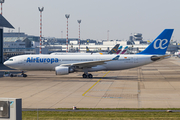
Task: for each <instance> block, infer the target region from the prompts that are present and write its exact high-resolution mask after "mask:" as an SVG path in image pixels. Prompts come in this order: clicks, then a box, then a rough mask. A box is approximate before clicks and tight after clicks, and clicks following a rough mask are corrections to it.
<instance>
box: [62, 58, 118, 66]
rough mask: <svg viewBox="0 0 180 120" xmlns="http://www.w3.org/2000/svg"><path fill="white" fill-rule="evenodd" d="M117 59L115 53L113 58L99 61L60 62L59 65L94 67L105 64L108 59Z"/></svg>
mask: <svg viewBox="0 0 180 120" xmlns="http://www.w3.org/2000/svg"><path fill="white" fill-rule="evenodd" d="M118 59H119V55H117V56H116V57H114V58H113V59H110V60H100V61H90V62H81V63H72V64H61V65H60V66H66V67H70V66H71V67H75V68H79V69H82V68H91V67H95V66H97V65H103V64H106V63H105V62H108V61H112V60H118Z"/></svg>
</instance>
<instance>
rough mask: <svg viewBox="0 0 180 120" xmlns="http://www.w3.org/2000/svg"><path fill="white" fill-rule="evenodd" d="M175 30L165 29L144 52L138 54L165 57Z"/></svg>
mask: <svg viewBox="0 0 180 120" xmlns="http://www.w3.org/2000/svg"><path fill="white" fill-rule="evenodd" d="M173 31H174V29H165V30H164V31H163V32H162V33H161V34H160V35H159V36H158V37H157V38H156V39H155V40H154V41H153V42H152V43H151V44H150V45H149V46H148V47H147V48H146V49H145V50H144V51H142V52H140V53H138V54H147V55H148V54H159V55H164V54H165V53H166V50H167V48H168V45H169V42H170V39H171V36H172V33H173Z"/></svg>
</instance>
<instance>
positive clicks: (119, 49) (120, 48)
mask: <svg viewBox="0 0 180 120" xmlns="http://www.w3.org/2000/svg"><path fill="white" fill-rule="evenodd" d="M121 50H122V46H120V47H119V48H118V51H117V52H116V54H119V53H120V52H121Z"/></svg>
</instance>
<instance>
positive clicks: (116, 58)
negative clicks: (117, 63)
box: [112, 55, 120, 60]
mask: <svg viewBox="0 0 180 120" xmlns="http://www.w3.org/2000/svg"><path fill="white" fill-rule="evenodd" d="M119 57H120V56H119V55H117V56H116V57H114V58H113V59H112V60H118V59H119Z"/></svg>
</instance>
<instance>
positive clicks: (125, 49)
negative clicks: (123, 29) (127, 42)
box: [121, 46, 128, 54]
mask: <svg viewBox="0 0 180 120" xmlns="http://www.w3.org/2000/svg"><path fill="white" fill-rule="evenodd" d="M127 49H128V46H126V47H125V48H124V50H123V51H122V52H121V54H124V53H125V52H126V51H127Z"/></svg>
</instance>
